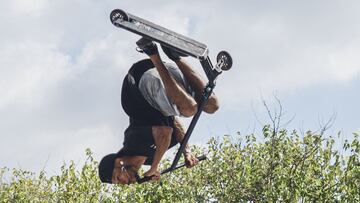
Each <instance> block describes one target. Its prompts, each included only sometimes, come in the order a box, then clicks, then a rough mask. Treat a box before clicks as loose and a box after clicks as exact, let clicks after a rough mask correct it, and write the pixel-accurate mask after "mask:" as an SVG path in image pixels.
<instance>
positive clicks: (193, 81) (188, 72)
mask: <svg viewBox="0 0 360 203" xmlns="http://www.w3.org/2000/svg"><path fill="white" fill-rule="evenodd" d="M161 47H162V50H163V51H164V53H165V54H166V55H167V56H168V57H169V59H171V60H172V61H174V62H175V63H176V65H177V66H178V67H179V69H180V71H181V72H182V73H183V75H184V76H185V78H186V80H187V81H188V83H189V85H190V86H191V88H192V89H193V90H194V91H195V99H196V101H197V102H198V103H199V102H200V100H201V96H202V91H203V90H204V88H205V81H204V80H203V79H202V78H201V76H200V75H199V74H198V73H196V72H195V71H194V70H193V69H192V68H191V67H190V65H189V64H187V63H186V62H185V60H184V59H182V58H181V57H182V56H183V54H181V53H180V52H177V51H176V50H173V49H171V48H169V47H166V46H161ZM218 108H219V102H218V99H217V98H216V96H215V95H214V94H212V95H211V96H210V98H209V100H208V102H207V103H206V104H205V107H204V109H203V111H205V112H207V113H214V112H215V111H216V110H217V109H218Z"/></svg>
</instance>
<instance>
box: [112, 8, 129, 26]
mask: <svg viewBox="0 0 360 203" xmlns="http://www.w3.org/2000/svg"><path fill="white" fill-rule="evenodd" d="M118 20H120V21H128V20H129V16H128V15H127V14H126V12H125V11H123V10H121V9H115V10H113V11H111V13H110V21H111V23H112V24H114V25H116V24H117V21H118Z"/></svg>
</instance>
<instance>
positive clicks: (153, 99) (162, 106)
mask: <svg viewBox="0 0 360 203" xmlns="http://www.w3.org/2000/svg"><path fill="white" fill-rule="evenodd" d="M164 64H165V67H166V68H167V69H168V71H169V73H170V75H171V76H172V77H173V78H174V79H175V80H176V82H178V83H179V84H180V85H182V86H183V87H184V88H185V90H186V92H187V93H189V94H190V95H191V96H194V92H193V90H192V89H191V88H190V85H189V84H188V82H187V81H186V78H185V77H184V75H183V74H182V73H181V71H180V70H179V68H177V67H176V65H174V64H169V63H164ZM139 89H140V92H141V94H142V95H143V96H144V98H145V100H146V101H147V102H149V104H150V105H151V106H152V107H154V108H155V109H157V110H158V111H160V112H161V113H162V114H163V115H164V116H180V115H181V114H180V112H179V110H178V108H177V106H176V105H175V104H174V103H172V102H171V101H170V100H169V98H168V96H167V95H166V92H165V87H164V83H163V82H162V80H161V78H160V75H159V73H158V71H157V69H156V68H152V69H149V70H148V71H146V72H145V73H144V74H143V75H142V77H141V79H140V82H139Z"/></svg>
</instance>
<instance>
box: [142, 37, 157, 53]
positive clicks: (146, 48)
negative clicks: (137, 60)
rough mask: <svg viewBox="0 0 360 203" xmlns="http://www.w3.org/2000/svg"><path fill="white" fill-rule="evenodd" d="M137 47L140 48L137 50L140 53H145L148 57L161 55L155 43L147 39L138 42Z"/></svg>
mask: <svg viewBox="0 0 360 203" xmlns="http://www.w3.org/2000/svg"><path fill="white" fill-rule="evenodd" d="M136 45H137V46H138V48H137V50H138V51H139V52H141V53H145V54H147V55H148V56H150V55H154V54H158V53H159V52H158V49H157V46H156V44H155V43H154V42H153V41H151V40H149V39H146V38H145V37H142V38H141V39H139V40H138V41H137V42H136Z"/></svg>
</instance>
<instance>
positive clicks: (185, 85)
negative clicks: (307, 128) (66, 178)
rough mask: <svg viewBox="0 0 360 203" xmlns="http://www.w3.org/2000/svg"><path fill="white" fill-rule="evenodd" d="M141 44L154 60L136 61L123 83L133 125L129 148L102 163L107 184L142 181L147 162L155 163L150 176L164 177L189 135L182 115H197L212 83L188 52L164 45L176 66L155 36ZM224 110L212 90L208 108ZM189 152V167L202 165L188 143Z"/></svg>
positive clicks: (127, 136) (129, 130)
mask: <svg viewBox="0 0 360 203" xmlns="http://www.w3.org/2000/svg"><path fill="white" fill-rule="evenodd" d="M136 44H137V46H138V48H139V49H140V50H142V52H144V53H145V54H147V55H148V56H149V58H150V59H144V60H141V61H139V62H137V63H135V64H133V65H132V67H131V68H130V70H129V72H128V74H127V75H126V76H125V79H124V81H123V86H122V90H121V104H122V107H123V109H124V111H125V112H126V114H127V115H128V116H129V120H130V124H129V127H128V128H127V129H126V130H125V132H124V135H125V137H124V143H123V148H122V149H120V151H119V152H117V153H112V154H108V155H106V156H105V157H103V158H102V160H101V161H100V164H99V177H100V180H101V181H102V182H104V183H113V184H131V183H136V181H137V179H138V177H139V176H138V171H139V169H140V168H141V166H142V165H150V169H149V170H148V171H147V172H145V174H144V176H146V177H152V180H159V179H160V172H159V170H158V166H159V163H160V161H161V158H162V157H163V155H164V154H165V152H166V151H167V150H168V149H170V148H171V147H173V146H175V145H176V144H177V143H181V141H182V139H183V137H184V135H185V129H184V127H183V126H182V124H181V123H180V121H179V118H178V117H179V116H183V117H191V116H193V115H194V114H195V113H196V112H197V110H198V106H197V105H198V103H199V102H200V98H201V94H202V91H203V89H204V88H205V85H206V84H205V82H204V80H203V79H202V78H201V77H200V75H199V74H198V73H196V72H195V71H194V70H193V69H192V68H191V67H190V65H189V64H188V63H186V61H185V60H184V58H183V56H184V55H183V54H181V53H179V52H177V51H175V50H173V49H170V48H167V47H164V46H162V49H163V51H164V53H165V54H166V55H167V56H168V58H169V59H171V60H172V61H173V62H175V64H176V65H175V64H173V63H165V62H163V61H162V60H161V57H160V55H159V52H158V48H157V46H156V44H155V43H154V42H152V41H151V40H148V39H146V38H141V39H140V40H139V41H137V42H136ZM218 108H219V102H218V99H217V97H216V96H215V95H214V94H212V95H211V96H210V98H209V99H208V101H207V103H206V104H205V107H204V108H203V111H204V112H206V113H210V114H211V113H214V112H215V111H217V109H218ZM183 155H184V158H185V163H186V166H187V167H189V168H190V167H193V166H195V165H196V164H197V163H198V159H197V158H196V157H195V156H194V155H193V154H192V153H191V151H190V149H189V147H188V146H186V147H185V150H184V152H183Z"/></svg>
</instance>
